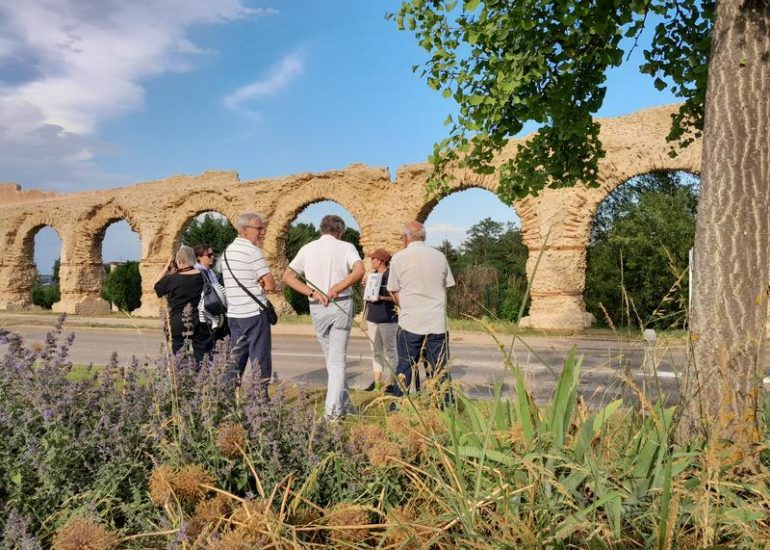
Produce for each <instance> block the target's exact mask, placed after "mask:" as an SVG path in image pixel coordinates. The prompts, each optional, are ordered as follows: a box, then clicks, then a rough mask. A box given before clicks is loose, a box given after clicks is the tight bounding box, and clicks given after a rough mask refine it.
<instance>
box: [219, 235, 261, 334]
mask: <svg viewBox="0 0 770 550" xmlns="http://www.w3.org/2000/svg"><path fill="white" fill-rule="evenodd" d="M225 257H226V258H227V263H229V264H230V268H229V269H228V267H227V263H225V262H224V260H223V261H222V275H223V277H224V283H225V295H226V296H227V316H228V317H232V318H234V319H244V318H246V317H254V316H255V315H259V314H260V313H261V312H262V310H261V309H260V307H259V306H258V305H257V304H256V302H255V301H254V300H253V299H252V298H251V297H250V296H249V295H248V294H246V293H245V292H244V291H243V289H242V288H241V287H240V286H238V283H236V282H235V279H234V278H233V275H235V276H236V277H237V278H238V280H239V281H240V282H241V283H242V284H243V286H245V287H246V288H248V289H249V290H250V291H251V293H252V294H254V295H255V296H256V297H257V298H259V299H260V300H262V301H263V302H264V301H265V300H266V299H267V296H266V295H265V291H264V290H263V289H262V285H260V284H259V280H260V279H261V278H262V277H264V276H265V275H267V274H269V273H270V268H269V267H268V265H267V260H266V259H265V256H264V254H262V251H261V250H260V249H259V248H257V247H256V246H254V245H253V244H251V242H250V241H248V240H246V239H244V238H243V237H236V239H235V240H234V241H233V242H232V243H230V246H228V247H227V250H225ZM230 269H232V272H231V271H230Z"/></svg>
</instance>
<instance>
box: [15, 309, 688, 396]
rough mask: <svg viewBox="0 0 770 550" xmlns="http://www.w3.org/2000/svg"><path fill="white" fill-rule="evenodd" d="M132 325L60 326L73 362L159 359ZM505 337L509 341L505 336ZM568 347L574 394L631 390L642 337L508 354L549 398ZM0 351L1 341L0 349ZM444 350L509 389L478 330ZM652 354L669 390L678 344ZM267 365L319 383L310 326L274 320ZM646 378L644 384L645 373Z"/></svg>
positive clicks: (360, 382) (32, 337)
mask: <svg viewBox="0 0 770 550" xmlns="http://www.w3.org/2000/svg"><path fill="white" fill-rule="evenodd" d="M35 323H37V324H35ZM52 324H53V320H49V321H48V322H45V321H44V322H40V321H39V320H34V319H33V320H30V322H29V323H27V322H25V319H24V318H21V320H19V319H16V318H14V319H12V320H11V319H9V318H7V317H5V316H0V327H5V328H8V329H9V330H12V331H14V332H17V333H19V334H20V335H22V336H23V337H24V338H25V341H26V342H27V343H28V345H32V346H42V345H43V342H44V341H45V337H46V333H47V332H48V331H49V330H50V328H51V325H52ZM131 324H132V323H130V322H125V323H117V324H116V326H114V327H105V326H98V327H92V326H84V325H78V324H77V323H68V324H66V325H65V329H64V333H65V334H69V333H71V332H72V333H74V334H75V340H74V343H73V345H72V348H71V351H70V360H71V361H72V362H73V363H76V364H89V363H93V364H95V365H100V364H105V363H107V362H108V361H109V360H110V357H111V356H112V353H113V352H115V353H117V355H118V360H119V362H120V363H127V362H129V361H130V360H131V358H132V357H133V356H136V357H137V358H138V359H140V360H141V361H144V360H153V359H154V358H156V357H158V356H159V355H160V354H161V350H162V346H163V337H162V333H161V331H160V328H159V323H157V322H150V321H145V322H143V323H137V326H134V327H131V326H130V325H131ZM353 334H354V337H353V338H351V341H350V345H349V348H348V380H349V383H350V386H351V387H353V388H363V387H366V386H367V385H368V384H369V383H370V382H371V352H370V350H369V343H368V341H367V340H366V339H365V338H363V337H362V336H360V335H359V334H357V332H356V329H354V332H353ZM503 341H504V342H506V345H507V346H510V337H505V338H503ZM573 348H574V349H575V350H576V353H577V354H578V355H582V356H583V367H582V371H581V377H580V392H581V393H582V394H583V395H584V397H585V398H586V399H587V400H588V401H590V402H602V401H606V400H609V399H614V398H615V397H616V396H617V395H619V394H620V393H622V392H624V391H625V392H628V394H630V393H632V392H629V390H628V389H627V387H626V386H625V385H624V384H623V383H622V382H621V378H622V375H624V374H625V375H626V376H627V375H629V374H630V376H631V379H633V380H634V381H635V383H637V384H641V382H642V378H643V376H642V369H641V367H642V363H643V361H644V357H645V351H644V348H643V346H642V343H641V342H628V341H625V342H623V341H619V340H613V339H607V338H588V337H579V338H571V337H543V336H531V337H524V338H523V342H519V341H517V342H515V344H514V345H513V348H512V354H511V357H512V359H513V362H514V364H516V365H518V366H520V367H521V369H522V371H523V372H524V375H525V379H526V380H527V382H528V385H529V387H530V389H531V391H532V392H533V393H534V395H535V397H536V398H537V399H547V398H548V396H550V394H551V392H552V391H553V388H554V386H555V382H556V380H557V376H558V373H559V372H561V369H562V365H563V363H564V360H565V358H566V357H567V355H568V353H569V352H570V350H571V349H573ZM650 349H652V348H650ZM2 350H3V346H1V345H0V352H1V351H2ZM450 350H451V356H452V357H451V367H450V368H451V373H452V377H453V379H454V380H455V381H456V382H459V383H460V384H461V385H462V386H463V387H464V388H465V390H466V391H467V392H469V393H471V394H472V395H474V396H479V397H482V396H488V395H491V394H492V391H493V388H494V386H495V383H496V382H501V383H502V384H503V387H504V390H506V391H510V388H511V387H512V381H513V377H512V374H511V372H510V369H508V368H506V367H505V361H504V359H503V354H502V353H501V352H500V351H499V350H498V349H497V346H496V345H495V344H494V342H492V340H491V338H490V337H488V336H486V335H483V334H478V333H457V334H453V335H452V338H451V346H450ZM651 353H652V352H650V351H648V360H649V359H652V358H653V356H652V355H651ZM654 354H655V355H654V361H655V364H656V365H657V372H658V380H659V383H660V385H661V387H662V388H663V390H664V391H665V392H667V393H671V394H674V395H675V387H676V379H675V377H676V374H675V371H676V366H677V365H679V366H682V365H684V361H685V350H684V347H683V346H682V345H681V344H676V345H662V344H661V345H658V348H657V349H655V351H654ZM273 370H274V372H275V373H276V375H277V377H278V378H279V379H282V380H290V381H293V382H298V383H306V384H310V385H319V386H320V385H325V383H326V371H325V368H324V362H323V357H322V355H321V352H320V348H319V345H318V343H317V341H316V340H315V337H314V336H313V333H312V328H311V327H309V326H302V325H288V324H287V325H284V326H281V324H280V323H279V325H278V327H276V330H275V331H274V334H273ZM647 381H648V383H650V380H649V378H648V379H647ZM624 387H625V388H626V389H624Z"/></svg>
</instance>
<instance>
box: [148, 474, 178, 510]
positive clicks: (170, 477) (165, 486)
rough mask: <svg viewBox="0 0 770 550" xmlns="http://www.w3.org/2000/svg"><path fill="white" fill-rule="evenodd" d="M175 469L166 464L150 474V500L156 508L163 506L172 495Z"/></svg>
mask: <svg viewBox="0 0 770 550" xmlns="http://www.w3.org/2000/svg"><path fill="white" fill-rule="evenodd" d="M175 478H176V469H175V468H174V467H173V466H169V465H168V464H161V465H160V466H156V467H155V469H153V471H152V473H151V474H150V498H151V499H152V501H153V502H154V503H155V504H157V505H158V506H163V505H165V504H166V502H168V500H169V499H170V498H171V495H173V494H174V480H175Z"/></svg>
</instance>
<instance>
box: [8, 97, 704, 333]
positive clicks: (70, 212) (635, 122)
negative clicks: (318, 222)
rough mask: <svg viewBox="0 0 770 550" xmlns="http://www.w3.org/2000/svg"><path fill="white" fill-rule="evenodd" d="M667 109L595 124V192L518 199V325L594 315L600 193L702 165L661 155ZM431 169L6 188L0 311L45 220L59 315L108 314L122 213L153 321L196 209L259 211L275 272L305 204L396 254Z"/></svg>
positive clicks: (20, 279)
mask: <svg viewBox="0 0 770 550" xmlns="http://www.w3.org/2000/svg"><path fill="white" fill-rule="evenodd" d="M675 109H676V107H675V106H666V107H659V108H654V109H648V110H644V111H639V112H637V113H633V114H631V115H627V116H623V117H620V118H613V119H604V120H602V121H601V124H602V131H601V139H602V142H603V143H604V147H605V149H606V151H607V156H606V157H605V158H604V159H603V160H602V162H601V166H600V177H599V181H600V186H599V187H595V188H586V187H576V188H571V189H552V190H545V191H544V192H542V193H541V194H539V195H538V196H535V197H527V198H525V199H523V200H520V201H518V202H516V203H515V204H514V207H515V209H516V212H517V213H518V215H519V217H520V219H521V230H522V236H523V239H524V243H525V244H526V245H527V247H528V248H529V260H528V263H527V273H528V276H529V277H530V278H532V277H533V276H534V280H533V282H532V304H531V307H530V315H529V317H528V318H527V319H526V320H525V322H526V323H527V324H528V325H529V326H532V327H535V328H544V329H579V328H583V327H585V326H587V324H588V323H589V322H590V315H588V314H587V313H586V311H585V305H584V302H583V288H584V282H585V260H586V245H587V243H588V237H589V234H590V229H591V223H592V220H593V215H594V212H595V211H596V208H597V206H598V205H599V203H600V202H601V201H602V200H603V199H604V198H605V197H606V196H607V194H608V193H610V192H611V191H612V190H613V189H614V188H615V187H616V186H618V185H619V184H621V183H623V182H625V181H626V180H628V179H629V178H631V177H633V176H637V175H640V174H644V173H648V172H650V171H653V170H658V169H665V170H685V171H688V172H692V173H698V172H699V171H700V157H701V146H700V142H696V143H695V144H693V145H691V146H690V147H689V148H687V149H686V150H684V151H682V152H681V153H680V154H679V155H678V156H677V157H676V158H671V156H670V155H669V154H668V152H669V144H667V143H666V140H665V136H666V135H667V134H668V131H669V128H670V125H671V118H670V115H671V113H673V112H674V111H675ZM516 143H517V142H512V143H510V144H509V145H508V147H507V148H506V150H505V151H503V153H502V154H501V155H500V157H499V159H498V160H499V161H500V162H502V161H503V160H505V159H507V158H510V157H511V155H512V154H513V153H514V152H515V146H516ZM429 173H430V166H429V165H425V164H421V165H409V166H402V167H401V168H399V169H398V172H397V175H396V180H395V182H393V181H391V179H390V176H389V173H388V171H387V169H385V168H371V167H368V166H364V165H351V166H349V167H348V168H346V169H344V170H339V171H330V172H324V173H310V174H298V175H292V176H287V177H284V178H276V179H267V180H254V181H247V182H241V181H239V179H238V175H237V173H235V172H206V173H204V174H202V175H200V176H197V177H192V176H174V177H171V178H167V179H164V180H160V181H153V182H147V183H139V184H136V185H133V186H130V187H125V188H119V189H108V190H103V191H93V192H82V193H72V194H55V193H48V192H43V191H37V190H29V191H24V190H21V189H20V188H19V187H18V186H17V185H13V184H3V185H0V242H1V243H2V249H3V251H4V254H2V255H0V309H7V310H13V309H17V310H18V309H25V308H28V307H30V305H31V297H30V289H31V287H32V285H33V282H34V281H35V279H36V270H35V264H34V261H33V257H32V254H33V246H34V236H35V234H36V233H37V231H38V230H39V229H40V228H41V227H43V226H50V227H52V228H53V229H55V230H56V231H57V232H58V234H59V236H60V238H61V241H62V249H61V268H60V288H61V301H59V302H58V303H56V304H54V310H55V311H59V312H66V313H71V314H93V313H101V312H105V311H108V309H109V305H108V304H107V303H106V302H104V301H103V300H102V299H101V297H100V293H101V285H102V279H103V267H102V259H101V244H102V239H103V237H104V233H105V230H106V228H107V227H108V226H109V225H110V224H111V223H113V222H115V221H119V220H126V221H127V222H128V223H129V224H130V225H131V227H132V228H133V229H134V231H136V232H137V233H138V234H139V237H140V239H141V260H140V272H141V275H142V306H141V308H140V309H139V310H137V311H135V312H134V314H135V315H140V316H157V315H158V312H159V305H160V303H159V300H158V299H157V298H156V297H155V294H154V292H153V289H152V281H154V280H155V278H156V276H157V273H158V272H159V271H160V269H161V266H162V265H163V264H164V262H165V260H166V259H167V258H168V257H169V255H170V254H171V253H172V252H173V251H174V250H175V248H176V247H177V246H178V245H179V243H180V240H181V237H182V234H183V232H184V231H185V229H186V228H187V226H188V225H189V223H190V222H191V221H192V219H193V218H194V217H195V216H197V215H199V214H201V213H203V212H207V211H212V210H214V211H218V212H220V213H222V214H224V215H225V216H226V217H227V218H228V219H229V220H230V222H231V223H235V222H236V220H237V218H238V215H239V214H240V213H241V212H243V211H259V212H262V213H264V214H266V216H267V218H268V221H269V227H268V232H267V236H266V239H265V244H264V249H265V251H266V253H267V255H268V257H269V258H270V260H271V263H272V268H273V271H274V273H276V274H278V275H280V274H281V273H282V272H283V270H284V269H285V267H286V263H287V261H286V257H285V254H284V247H285V239H286V235H287V232H288V229H289V225H290V224H291V223H292V221H293V220H294V218H295V217H296V216H297V214H298V213H299V212H301V211H302V210H303V209H304V208H305V207H306V206H308V205H310V204H312V203H315V202H319V201H322V200H332V201H335V202H337V203H339V204H340V205H342V206H343V207H344V208H346V209H347V210H348V211H349V212H350V213H351V214H352V215H353V216H354V217H355V219H356V220H357V221H358V223H359V226H360V232H361V245H362V246H363V248H364V250H365V251H367V252H369V251H371V250H373V249H374V248H377V247H380V246H384V247H386V248H389V249H391V250H395V249H397V248H398V247H399V246H400V241H399V233H400V229H401V225H402V224H403V222H405V221H408V220H412V219H418V220H421V221H424V220H425V218H427V216H428V214H429V213H430V212H431V210H432V208H433V207H434V206H435V205H436V203H437V202H438V199H437V198H429V197H426V195H425V191H424V183H425V180H426V178H427V176H428V174H429ZM455 176H456V177H455V183H454V185H453V188H452V191H459V190H462V189H468V188H473V187H478V188H483V189H487V190H489V191H493V192H494V191H495V189H496V186H497V175H496V174H495V175H490V176H479V175H476V174H473V173H470V172H467V171H457V172H456V173H455ZM482 214H483V213H482ZM536 267H537V269H535V268H536ZM284 306H285V304H284Z"/></svg>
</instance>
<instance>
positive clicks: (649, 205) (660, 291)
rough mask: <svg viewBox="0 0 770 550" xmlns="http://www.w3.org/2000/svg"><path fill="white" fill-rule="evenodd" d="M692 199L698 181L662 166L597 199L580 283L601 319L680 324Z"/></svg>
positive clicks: (617, 322)
mask: <svg viewBox="0 0 770 550" xmlns="http://www.w3.org/2000/svg"><path fill="white" fill-rule="evenodd" d="M697 202H698V189H697V186H696V185H694V184H693V183H692V182H691V181H689V180H688V179H685V178H683V177H682V176H680V175H679V174H676V173H671V172H661V173H653V174H648V175H646V176H641V177H639V178H635V179H633V180H631V181H628V182H627V183H624V184H623V185H621V186H620V187H618V188H617V189H616V190H615V191H613V192H612V193H611V194H610V195H609V196H608V197H607V198H606V199H605V200H604V202H603V203H602V204H601V205H600V206H599V209H598V211H597V213H596V217H595V220H594V225H593V227H592V232H591V241H590V243H589V246H588V257H587V268H586V290H585V300H586V307H587V309H588V311H590V312H591V313H593V314H594V316H595V317H596V319H597V321H598V322H599V323H601V324H605V325H606V324H609V323H612V324H614V325H615V326H629V325H630V326H654V327H656V328H668V327H671V326H674V325H675V324H677V323H679V324H680V325H681V323H682V322H683V320H684V310H685V306H686V303H687V279H686V275H687V273H686V272H687V265H688V252H689V250H690V248H692V246H693V242H694V239H695V216H696V208H697ZM605 312H606V313H605Z"/></svg>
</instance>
